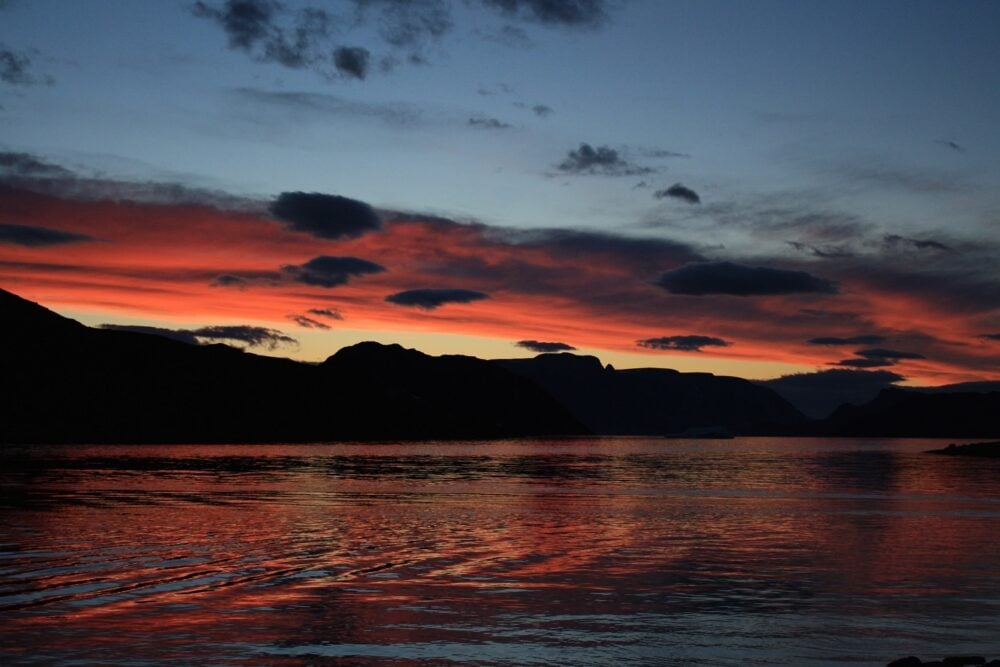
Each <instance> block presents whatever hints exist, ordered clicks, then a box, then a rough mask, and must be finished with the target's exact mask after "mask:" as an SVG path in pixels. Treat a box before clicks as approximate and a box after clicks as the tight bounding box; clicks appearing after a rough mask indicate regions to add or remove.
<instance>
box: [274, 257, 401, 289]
mask: <svg viewBox="0 0 1000 667" xmlns="http://www.w3.org/2000/svg"><path fill="white" fill-rule="evenodd" d="M281 270H282V271H283V272H284V273H285V274H286V275H288V276H290V277H291V278H292V280H295V281H297V282H300V283H305V284H306V285H316V286H318V287H336V286H338V285H344V284H346V283H347V282H348V281H349V280H350V279H351V278H353V277H356V276H362V275H366V274H370V273H381V272H383V271H385V267H384V266H380V265H379V264H376V263H375V262H369V261H368V260H366V259H359V258H358V257H331V256H329V255H321V256H319V257H314V258H313V259H310V260H309V261H308V262H306V263H305V264H301V265H294V264H293V265H289V266H284V267H282V268H281Z"/></svg>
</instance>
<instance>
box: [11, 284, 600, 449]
mask: <svg viewBox="0 0 1000 667" xmlns="http://www.w3.org/2000/svg"><path fill="white" fill-rule="evenodd" d="M0 374H2V376H3V377H4V378H5V381H4V382H3V384H2V388H0V401H2V404H3V405H4V419H3V420H0V442H23V443H31V442H135V443H138V442H282V441H318V440H338V439H427V438H498V437H510V436H526V435H553V434H580V433H585V432H586V429H585V428H584V427H583V426H582V425H581V424H580V423H579V422H577V421H576V420H575V419H574V418H573V417H572V416H571V415H570V414H569V412H568V411H567V410H566V409H564V408H563V407H562V406H561V405H559V404H558V403H556V402H555V401H554V400H553V399H552V398H550V397H549V396H548V395H546V394H545V392H543V391H542V390H541V389H539V388H538V387H536V386H535V385H534V384H533V383H531V382H530V381H527V380H525V379H524V378H521V377H518V376H516V375H514V374H512V373H509V372H507V371H504V370H503V369H502V368H499V367H497V366H494V365H492V364H490V363H489V362H486V361H483V360H480V359H475V358H472V357H444V358H434V357H428V356H427V355H425V354H422V353H420V352H416V351H414V350H404V349H402V348H400V347H399V346H398V345H397V346H381V345H377V344H375V343H368V344H361V345H357V346H354V348H348V349H347V350H342V351H341V352H339V353H338V354H335V355H333V356H332V357H330V358H329V359H328V360H327V361H326V362H324V363H323V364H320V365H313V364H306V363H300V362H295V361H291V360H288V359H276V358H271V357H264V356H258V355H254V354H249V353H247V352H244V351H242V350H238V349H235V348H232V347H228V346H225V345H218V344H216V345H204V346H195V345H190V344H187V343H183V342H179V341H175V340H170V339H168V338H164V337H161V336H157V335H150V334H145V333H133V332H126V331H114V330H104V329H92V328H88V327H85V326H83V325H82V324H80V323H78V322H76V321H74V320H70V319H68V318H65V317H62V316H60V315H57V314H55V313H53V312H51V311H49V310H47V309H45V308H42V307H41V306H39V305H37V304H34V303H32V302H30V301H26V300H24V299H21V298H20V297H17V296H15V295H13V294H11V293H9V292H5V291H2V290H0Z"/></svg>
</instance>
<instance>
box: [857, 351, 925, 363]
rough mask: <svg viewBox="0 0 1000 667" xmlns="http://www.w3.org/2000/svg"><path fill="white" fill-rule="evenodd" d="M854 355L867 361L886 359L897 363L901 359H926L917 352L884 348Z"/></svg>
mask: <svg viewBox="0 0 1000 667" xmlns="http://www.w3.org/2000/svg"><path fill="white" fill-rule="evenodd" d="M854 354H856V355H858V356H859V357H864V358H865V359H884V360H891V361H896V360H899V359H926V358H927V357H925V356H924V355H922V354H917V353H916V352H902V351H900V350H886V349H884V348H870V349H867V350H857V351H856V352H855V353H854Z"/></svg>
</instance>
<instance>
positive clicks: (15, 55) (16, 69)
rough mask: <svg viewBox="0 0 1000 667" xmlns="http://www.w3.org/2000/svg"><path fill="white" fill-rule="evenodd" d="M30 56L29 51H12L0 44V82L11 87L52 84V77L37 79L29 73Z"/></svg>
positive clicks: (30, 66)
mask: <svg viewBox="0 0 1000 667" xmlns="http://www.w3.org/2000/svg"><path fill="white" fill-rule="evenodd" d="M31 56H32V53H31V52H29V51H14V50H12V49H8V48H7V46H6V45H5V44H3V43H2V42H0V81H2V82H4V83H7V84H10V85H12V86H33V85H35V84H46V85H50V84H52V83H53V79H52V77H50V76H42V77H39V76H37V75H35V74H32V73H31V69H32V63H31Z"/></svg>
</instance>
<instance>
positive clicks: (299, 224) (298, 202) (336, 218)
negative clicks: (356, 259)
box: [268, 192, 381, 239]
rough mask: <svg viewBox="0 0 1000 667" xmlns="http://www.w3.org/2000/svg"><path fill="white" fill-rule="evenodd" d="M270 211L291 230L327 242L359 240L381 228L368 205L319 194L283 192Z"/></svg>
mask: <svg viewBox="0 0 1000 667" xmlns="http://www.w3.org/2000/svg"><path fill="white" fill-rule="evenodd" d="M268 210H269V211H270V212H271V215H273V216H274V217H275V218H277V219H278V220H281V221H282V222H285V223H288V226H289V227H290V228H291V229H294V230H295V231H299V232H307V233H309V234H312V235H313V236H318V237H319V238H324V239H346V238H355V237H358V236H361V235H362V234H364V233H366V232H370V231H374V230H376V229H378V228H379V227H380V226H381V221H380V220H379V217H378V215H377V214H376V213H375V210H374V209H373V208H372V207H371V206H369V205H368V204H366V203H364V202H360V201H357V200H355V199H348V198H347V197H341V196H339V195H325V194H321V193H318V192H282V193H281V194H280V195H278V198H277V199H275V200H274V202H272V203H271V205H270V207H269V208H268Z"/></svg>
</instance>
